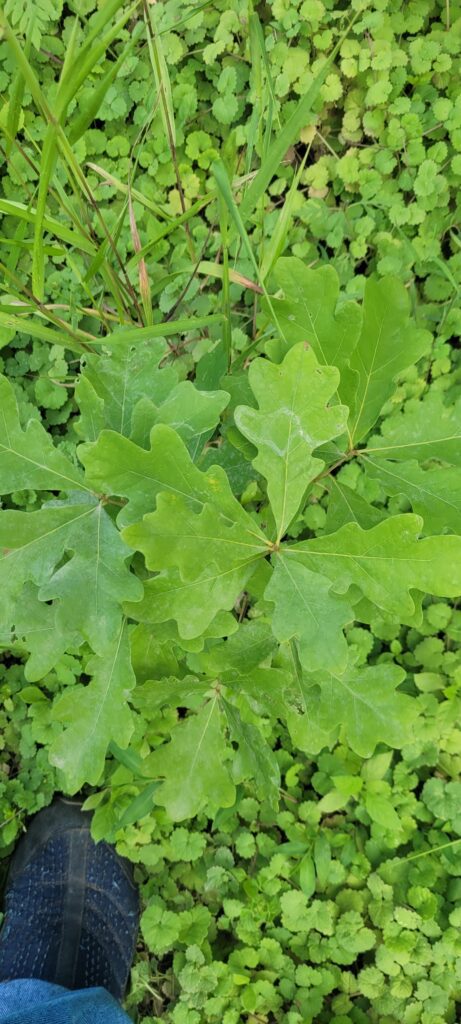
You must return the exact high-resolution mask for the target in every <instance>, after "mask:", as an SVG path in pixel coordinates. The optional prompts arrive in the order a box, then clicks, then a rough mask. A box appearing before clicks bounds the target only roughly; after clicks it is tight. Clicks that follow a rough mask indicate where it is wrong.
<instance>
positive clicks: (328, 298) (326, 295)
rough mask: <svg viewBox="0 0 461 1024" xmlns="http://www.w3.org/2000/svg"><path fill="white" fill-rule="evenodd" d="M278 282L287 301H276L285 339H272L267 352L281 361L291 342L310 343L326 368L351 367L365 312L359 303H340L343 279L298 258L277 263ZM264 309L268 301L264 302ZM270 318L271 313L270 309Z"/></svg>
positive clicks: (329, 270)
mask: <svg viewBox="0 0 461 1024" xmlns="http://www.w3.org/2000/svg"><path fill="white" fill-rule="evenodd" d="M274 279H275V283H276V285H277V287H278V288H280V289H281V290H282V292H283V295H284V298H283V299H276V298H273V299H272V305H273V307H274V310H275V312H276V314H277V319H278V322H279V324H280V325H281V326H282V327H283V333H284V336H285V338H284V339H281V338H280V339H279V338H276V339H271V341H269V342H268V343H267V345H266V350H267V352H268V353H269V356H270V358H271V359H273V360H274V361H275V362H280V361H281V358H282V355H284V354H285V352H286V349H287V343H288V345H289V347H290V348H291V346H292V345H295V344H296V343H298V342H306V341H308V342H309V345H311V346H312V348H313V350H314V352H315V355H316V356H317V359H318V361H319V363H320V364H321V365H322V366H336V367H337V368H338V370H339V371H340V373H341V372H342V370H343V369H344V367H345V366H346V365H347V363H348V361H349V358H350V356H351V353H352V352H353V350H354V348H355V346H356V344H357V341H358V338H359V335H360V329H361V326H362V310H361V308H360V306H359V305H357V303H356V302H351V301H350V300H349V301H347V302H343V303H342V304H341V305H338V300H339V278H338V275H337V273H336V271H335V269H334V267H332V266H325V267H318V268H317V269H316V270H311V269H310V267H306V265H305V264H304V263H303V262H302V260H300V259H298V258H297V257H295V256H286V257H282V258H281V259H279V260H278V261H277V264H276V268H275V271H274ZM262 302H263V306H264V300H262ZM266 312H267V314H268V315H269V316H270V310H268V309H266Z"/></svg>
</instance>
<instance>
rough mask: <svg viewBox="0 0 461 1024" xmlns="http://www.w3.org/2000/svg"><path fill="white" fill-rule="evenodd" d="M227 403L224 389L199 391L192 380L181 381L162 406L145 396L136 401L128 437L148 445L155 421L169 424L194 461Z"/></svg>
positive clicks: (145, 445) (227, 397)
mask: <svg viewBox="0 0 461 1024" xmlns="http://www.w3.org/2000/svg"><path fill="white" fill-rule="evenodd" d="M228 402H229V395H228V394H227V392H226V391H199V390H198V388H196V386H195V384H193V383H192V381H190V380H183V381H180V382H179V384H176V386H175V387H174V388H171V390H170V392H169V394H168V396H167V397H166V398H165V400H164V401H163V402H162V403H161V405H158V406H157V405H154V403H153V402H151V401H150V400H149V399H148V398H144V399H141V400H140V401H139V402H138V404H137V406H136V407H135V409H134V412H133V421H132V433H131V437H132V439H133V441H135V443H136V444H140V445H142V446H143V447H145V448H148V447H149V437H150V432H151V430H152V427H153V426H154V424H156V423H166V424H169V425H170V426H171V427H173V428H174V429H175V430H176V431H177V433H178V434H179V436H180V437H182V439H183V441H184V443H185V445H186V446H187V449H188V451H189V452H190V455H191V458H192V459H193V460H194V461H195V460H196V459H197V457H198V456H199V455H200V453H201V451H202V448H203V446H204V444H205V442H206V441H207V439H208V438H209V437H210V436H211V434H212V433H213V431H214V430H215V427H216V426H217V424H218V423H219V418H220V416H221V413H222V412H223V410H224V409H225V408H226V405H227V404H228Z"/></svg>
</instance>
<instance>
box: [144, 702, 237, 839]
mask: <svg viewBox="0 0 461 1024" xmlns="http://www.w3.org/2000/svg"><path fill="white" fill-rule="evenodd" d="M230 754H231V751H230V750H229V748H226V744H225V740H224V735H223V730H222V716H221V712H220V710H219V705H218V698H217V696H215V697H213V699H212V700H210V701H208V703H206V704H205V705H204V706H203V708H201V710H200V711H198V712H197V714H194V715H190V716H189V717H188V718H186V719H185V720H184V721H183V722H181V723H180V724H179V725H177V726H176V728H175V729H174V731H173V734H172V737H171V740H170V742H169V743H165V744H163V745H162V746H160V747H158V748H157V750H155V751H154V753H153V754H151V755H150V756H149V757H148V758H147V759H146V762H145V764H146V768H147V769H148V770H149V771H150V773H151V774H152V775H154V776H157V777H160V778H162V780H164V781H162V785H161V787H160V788H159V789H158V791H157V793H156V802H157V803H158V804H160V806H162V807H165V808H166V810H167V813H168V814H169V816H170V817H171V819H172V821H183V820H184V819H185V818H190V817H192V816H193V815H194V814H198V813H199V812H200V811H201V810H202V808H203V807H204V806H205V805H207V806H211V808H215V809H216V810H217V809H218V808H219V807H231V806H232V804H233V803H234V800H235V787H234V785H233V783H232V782H231V779H230V776H229V772H228V770H227V767H226V765H225V761H226V759H228V757H229V756H230ZM179 780H180V781H179Z"/></svg>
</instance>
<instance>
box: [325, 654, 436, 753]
mask: <svg viewBox="0 0 461 1024" xmlns="http://www.w3.org/2000/svg"><path fill="white" fill-rule="evenodd" d="M404 678H405V672H404V670H403V669H402V668H400V667H399V666H398V665H393V664H390V663H384V664H380V665H369V666H365V667H362V668H354V667H352V668H350V669H348V670H346V672H345V673H344V674H343V675H341V676H339V675H328V674H326V673H325V674H322V675H316V676H315V678H314V677H311V679H312V683H311V686H312V688H316V687H317V686H318V688H319V698H318V702H316V703H315V718H316V721H317V724H318V725H319V726H320V727H321V728H322V729H325V730H329V729H335V728H337V727H338V726H342V728H343V730H344V732H345V734H346V736H347V741H348V743H349V744H350V746H351V747H352V749H353V750H355V752H356V753H357V754H359V755H360V757H371V755H372V754H373V752H374V750H375V747H376V745H377V744H378V743H387V744H388V746H390V747H398V748H400V747H402V746H403V745H404V743H406V742H408V739H409V738H410V736H411V735H412V727H413V724H414V721H415V719H416V717H417V714H418V707H417V705H416V703H415V701H414V699H413V698H412V697H409V696H407V694H404V693H397V692H396V689H397V687H398V686H399V684H400V683H401V682H402V681H403V679H404Z"/></svg>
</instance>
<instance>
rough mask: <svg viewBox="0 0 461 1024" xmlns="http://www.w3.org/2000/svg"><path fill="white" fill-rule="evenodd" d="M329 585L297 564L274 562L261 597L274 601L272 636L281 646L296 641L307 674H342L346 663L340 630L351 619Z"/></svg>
mask: <svg viewBox="0 0 461 1024" xmlns="http://www.w3.org/2000/svg"><path fill="white" fill-rule="evenodd" d="M331 587H332V582H331V580H330V579H327V578H326V577H325V576H321V575H320V574H319V573H317V572H312V571H311V570H310V569H308V568H307V567H306V566H305V565H303V564H302V562H301V561H300V560H297V559H296V558H293V557H291V558H286V557H284V555H283V554H281V555H279V556H277V557H276V558H274V572H273V575H272V577H271V579H270V582H269V585H268V587H266V590H265V593H264V597H265V598H266V600H268V601H273V602H274V605H275V608H274V611H273V615H272V628H273V631H274V635H275V636H276V637H277V640H279V641H280V642H281V643H283V642H286V641H287V640H291V639H292V638H295V639H296V640H297V641H298V650H299V658H300V661H301V664H302V666H303V667H304V668H305V669H307V670H308V671H312V672H313V671H315V670H316V669H322V668H327V669H329V670H331V671H332V672H333V671H334V672H342V671H343V669H344V668H345V665H346V661H347V643H346V639H345V637H344V633H343V627H344V626H345V625H346V623H347V622H351V620H352V619H353V617H354V616H353V612H352V609H351V607H350V605H349V604H348V603H347V601H346V600H345V599H344V598H343V597H340V596H339V595H338V594H334V593H332V590H331Z"/></svg>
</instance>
